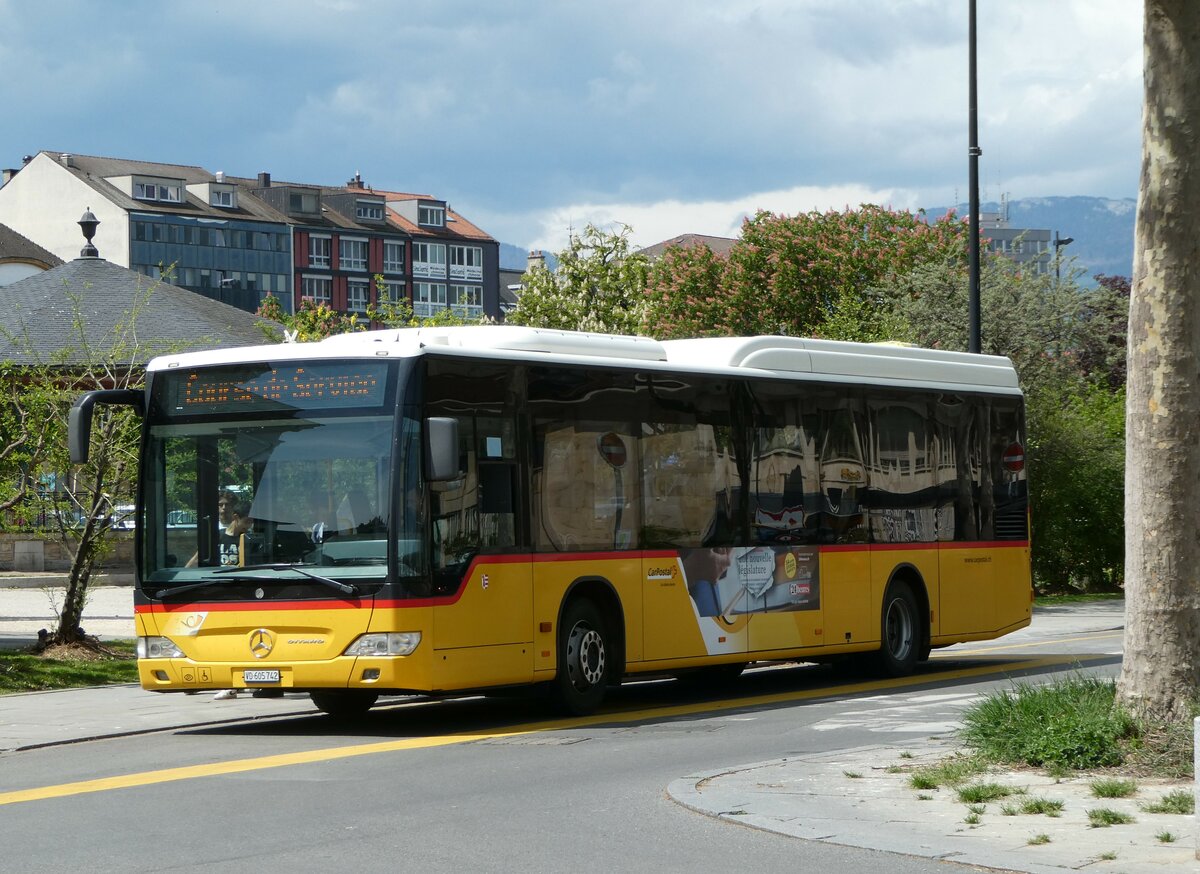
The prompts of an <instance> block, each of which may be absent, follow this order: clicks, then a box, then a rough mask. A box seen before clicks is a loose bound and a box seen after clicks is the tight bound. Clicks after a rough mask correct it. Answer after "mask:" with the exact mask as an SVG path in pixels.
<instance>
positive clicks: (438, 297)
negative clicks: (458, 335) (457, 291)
mask: <svg viewBox="0 0 1200 874" xmlns="http://www.w3.org/2000/svg"><path fill="white" fill-rule="evenodd" d="M445 308H446V286H445V284H444V283H441V282H414V283H413V315H414V316H417V317H418V318H429V317H430V316H433V315H436V314H437V313H439V312H441V311H442V310H444V309H445Z"/></svg>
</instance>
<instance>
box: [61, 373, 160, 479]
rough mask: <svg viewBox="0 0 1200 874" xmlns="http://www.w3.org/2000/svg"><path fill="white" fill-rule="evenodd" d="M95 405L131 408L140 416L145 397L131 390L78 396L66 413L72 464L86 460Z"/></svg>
mask: <svg viewBox="0 0 1200 874" xmlns="http://www.w3.org/2000/svg"><path fill="white" fill-rule="evenodd" d="M97 403H101V404H117V405H120V406H126V407H133V408H134V409H135V410H137V413H138V415H139V416H140V415H143V414H144V412H145V405H146V396H145V394H144V393H143V392H141V391H139V390H137V389H133V388H107V389H99V390H97V391H90V392H87V393H86V394H84V395H82V396H80V398H79V400H77V401H76V402H75V404H74V406H72V407H71V409H70V410H69V411H68V412H67V447H68V448H69V449H70V451H71V463H72V464H84V463H85V462H86V461H87V460H88V446H89V444H90V443H91V441H92V408H93V407H95V406H96V404H97Z"/></svg>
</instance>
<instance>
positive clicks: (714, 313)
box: [645, 243, 739, 337]
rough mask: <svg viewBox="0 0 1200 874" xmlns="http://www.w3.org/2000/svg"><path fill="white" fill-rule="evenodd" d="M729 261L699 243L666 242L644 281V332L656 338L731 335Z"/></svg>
mask: <svg viewBox="0 0 1200 874" xmlns="http://www.w3.org/2000/svg"><path fill="white" fill-rule="evenodd" d="M728 273H729V261H728V260H727V259H725V258H722V257H721V256H720V255H716V254H714V253H713V251H712V249H710V248H709V247H708V246H706V245H704V244H703V243H699V244H696V245H688V246H668V247H667V248H666V249H665V250H664V251H663V253H662V256H661V257H660V258H659V259H658V260H656V261H655V262H654V264H653V265H652V266H651V268H650V273H649V277H648V279H647V283H646V325H645V327H646V330H647V333H649V334H651V335H652V336H656V337H702V336H711V335H714V334H726V335H729V336H736V335H737V330H738V324H739V322H738V321H737V320H736V319H733V318H731V316H732V315H733V311H732V303H731V301H730V297H731V295H732V292H731V290H730V286H729V280H728Z"/></svg>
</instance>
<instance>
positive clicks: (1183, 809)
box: [1142, 789, 1196, 816]
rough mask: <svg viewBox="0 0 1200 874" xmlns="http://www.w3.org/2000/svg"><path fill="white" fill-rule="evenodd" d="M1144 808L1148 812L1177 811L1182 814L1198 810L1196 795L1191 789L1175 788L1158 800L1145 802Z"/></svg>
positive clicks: (1189, 813)
mask: <svg viewBox="0 0 1200 874" xmlns="http://www.w3.org/2000/svg"><path fill="white" fill-rule="evenodd" d="M1142 810H1144V811H1145V812H1146V813H1176V814H1179V815H1181V816H1191V815H1192V814H1193V813H1195V812H1196V796H1195V794H1194V793H1193V792H1192V790H1190V789H1175V790H1172V791H1171V792H1168V793H1167V794H1166V795H1164V796H1163V797H1162V798H1160V799H1158V801H1150V802H1147V803H1146V804H1143V805H1142Z"/></svg>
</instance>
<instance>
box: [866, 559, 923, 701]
mask: <svg viewBox="0 0 1200 874" xmlns="http://www.w3.org/2000/svg"><path fill="white" fill-rule="evenodd" d="M920 615H921V614H920V611H919V609H918V607H917V598H916V596H915V595H914V594H913V590H912V586H910V585H909V584H908V583H906V582H904V581H903V580H895V581H893V582H892V584H891V585H889V586H888V588H887V594H886V595H884V598H883V613H882V615H881V617H880V629H879V632H880V637H879V640H880V644H879V655H878V657H877V658H878V663H879V667H880V670H881V671H882V672H883V673H884V674H886V675H887V676H889V677H904V676H907V675H908V674H911V673H912V672H913V668H915V667H916V665H917V656H918V655H919V654H920V653H919V650H920V649H921V645H922V641H923V640H924V638H925V629H924V627H923V626H922V624H921V620H920Z"/></svg>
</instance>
